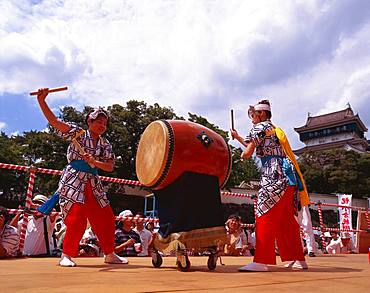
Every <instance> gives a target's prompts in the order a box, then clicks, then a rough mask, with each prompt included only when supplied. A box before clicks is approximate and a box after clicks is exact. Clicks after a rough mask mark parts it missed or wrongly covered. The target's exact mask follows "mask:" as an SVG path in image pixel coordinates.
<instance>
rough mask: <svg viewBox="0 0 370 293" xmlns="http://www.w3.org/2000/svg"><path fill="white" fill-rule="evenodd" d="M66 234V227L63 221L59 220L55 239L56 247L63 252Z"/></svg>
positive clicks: (56, 225) (55, 230)
mask: <svg viewBox="0 0 370 293" xmlns="http://www.w3.org/2000/svg"><path fill="white" fill-rule="evenodd" d="M65 234H66V225H64V222H63V219H62V218H59V219H58V220H57V221H56V224H55V229H54V238H55V240H56V242H57V245H56V247H57V249H59V250H61V251H62V250H63V240H64V236H65Z"/></svg>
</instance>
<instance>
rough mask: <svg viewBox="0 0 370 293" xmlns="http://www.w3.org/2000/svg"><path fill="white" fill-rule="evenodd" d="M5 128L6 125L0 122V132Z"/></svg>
mask: <svg viewBox="0 0 370 293" xmlns="http://www.w3.org/2000/svg"><path fill="white" fill-rule="evenodd" d="M5 127H6V123H5V122H2V121H0V131H1V130H3V129H4V128H5Z"/></svg>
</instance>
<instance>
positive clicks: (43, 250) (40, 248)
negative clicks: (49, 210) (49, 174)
mask: <svg viewBox="0 0 370 293" xmlns="http://www.w3.org/2000/svg"><path fill="white" fill-rule="evenodd" d="M47 200H48V198H47V197H46V196H45V195H42V194H38V195H36V196H35V197H34V198H33V199H32V205H31V210H37V208H38V207H39V206H41V205H43V204H44V203H45V202H46V201H47ZM40 215H41V214H40ZM17 216H18V217H19V216H20V214H18V215H17ZM57 217H58V215H57V214H54V215H53V214H52V215H50V216H45V215H42V216H40V217H35V216H33V215H32V216H29V217H28V224H27V230H26V238H25V241H24V248H23V255H27V256H48V255H51V254H52V251H53V249H54V241H53V237H52V235H53V230H54V226H55V222H56V218H57ZM22 223H23V219H22V220H20V221H19V222H18V231H21V227H22Z"/></svg>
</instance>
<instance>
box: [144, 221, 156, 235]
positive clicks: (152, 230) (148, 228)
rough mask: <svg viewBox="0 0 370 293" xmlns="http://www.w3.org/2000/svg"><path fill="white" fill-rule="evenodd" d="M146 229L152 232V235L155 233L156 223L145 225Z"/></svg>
mask: <svg viewBox="0 0 370 293" xmlns="http://www.w3.org/2000/svg"><path fill="white" fill-rule="evenodd" d="M145 228H146V229H147V230H148V231H149V232H150V233H152V234H153V233H154V223H153V222H148V223H146V225H145Z"/></svg>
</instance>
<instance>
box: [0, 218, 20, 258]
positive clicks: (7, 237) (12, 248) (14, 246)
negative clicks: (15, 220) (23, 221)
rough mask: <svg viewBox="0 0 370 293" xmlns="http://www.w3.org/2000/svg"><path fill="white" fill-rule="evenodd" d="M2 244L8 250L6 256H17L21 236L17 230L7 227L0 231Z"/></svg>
mask: <svg viewBox="0 0 370 293" xmlns="http://www.w3.org/2000/svg"><path fill="white" fill-rule="evenodd" d="M0 243H1V245H2V246H3V247H4V248H5V250H6V256H7V257H9V256H16V255H17V253H18V249H19V234H18V231H17V229H16V228H14V227H12V226H10V225H5V226H4V227H3V229H2V231H0Z"/></svg>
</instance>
